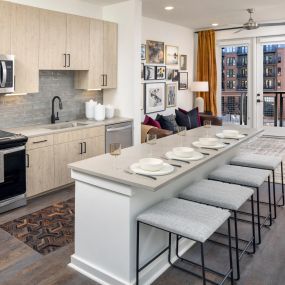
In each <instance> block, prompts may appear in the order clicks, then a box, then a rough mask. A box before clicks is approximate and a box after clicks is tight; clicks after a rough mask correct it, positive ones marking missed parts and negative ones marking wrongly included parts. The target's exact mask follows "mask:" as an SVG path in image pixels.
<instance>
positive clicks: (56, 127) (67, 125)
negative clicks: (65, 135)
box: [46, 122, 88, 130]
mask: <svg viewBox="0 0 285 285" xmlns="http://www.w3.org/2000/svg"><path fill="white" fill-rule="evenodd" d="M87 125H88V124H86V123H79V122H68V123H59V124H55V125H51V126H50V127H46V129H48V130H62V129H69V128H76V127H82V126H87Z"/></svg>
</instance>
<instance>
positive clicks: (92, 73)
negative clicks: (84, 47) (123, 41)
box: [75, 19, 118, 89]
mask: <svg viewBox="0 0 285 285" xmlns="http://www.w3.org/2000/svg"><path fill="white" fill-rule="evenodd" d="M117 30H118V25H117V24H115V23H111V22H104V21H101V20H95V19H92V20H90V59H89V61H90V67H89V71H80V72H76V74H75V88H77V89H108V88H116V87H117V60H118V59H117V57H118V54H117V52H118V51H117V50H118V47H117V42H118V31H117Z"/></svg>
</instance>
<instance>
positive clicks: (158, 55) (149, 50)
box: [146, 41, 164, 64]
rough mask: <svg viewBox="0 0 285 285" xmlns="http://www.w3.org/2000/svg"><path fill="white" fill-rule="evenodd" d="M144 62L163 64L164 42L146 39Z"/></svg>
mask: <svg viewBox="0 0 285 285" xmlns="http://www.w3.org/2000/svg"><path fill="white" fill-rule="evenodd" d="M146 63H152V64H153V63H154V64H164V43H163V42H157V41H146Z"/></svg>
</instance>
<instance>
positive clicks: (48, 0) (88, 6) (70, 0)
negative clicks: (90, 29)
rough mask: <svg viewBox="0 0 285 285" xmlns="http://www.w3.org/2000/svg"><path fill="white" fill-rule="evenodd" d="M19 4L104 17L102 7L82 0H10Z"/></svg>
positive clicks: (92, 16) (86, 15)
mask: <svg viewBox="0 0 285 285" xmlns="http://www.w3.org/2000/svg"><path fill="white" fill-rule="evenodd" d="M8 1H9V2H14V3H18V4H23V5H28V6H33V7H37V8H42V9H48V10H53V11H58V12H64V13H69V14H74V15H79V16H85V17H91V18H98V19H100V18H102V7H100V6H97V5H95V4H92V3H88V2H85V1H81V0H8Z"/></svg>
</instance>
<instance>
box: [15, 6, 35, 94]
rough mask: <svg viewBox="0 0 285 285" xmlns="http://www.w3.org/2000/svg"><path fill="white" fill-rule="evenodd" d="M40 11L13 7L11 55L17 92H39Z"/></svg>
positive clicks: (24, 7)
mask: <svg viewBox="0 0 285 285" xmlns="http://www.w3.org/2000/svg"><path fill="white" fill-rule="evenodd" d="M39 24H40V11H39V9H36V8H32V7H28V6H22V5H13V6H12V25H11V54H13V55H15V92H16V93H22V92H23V93H36V92H39Z"/></svg>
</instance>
